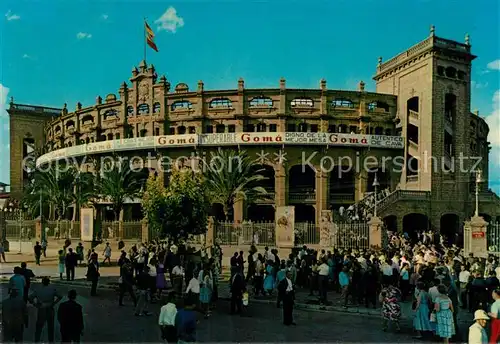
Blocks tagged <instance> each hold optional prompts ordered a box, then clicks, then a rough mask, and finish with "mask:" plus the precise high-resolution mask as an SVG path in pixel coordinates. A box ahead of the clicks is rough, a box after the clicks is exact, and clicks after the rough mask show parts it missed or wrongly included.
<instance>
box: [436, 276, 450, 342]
mask: <svg viewBox="0 0 500 344" xmlns="http://www.w3.org/2000/svg"><path fill="white" fill-rule="evenodd" d="M438 292H439V295H438V296H437V297H436V299H435V301H434V310H435V311H436V335H437V336H439V337H441V338H443V340H444V343H445V344H447V343H448V342H449V340H450V338H451V337H452V336H453V335H454V334H455V323H454V322H453V311H454V310H453V304H452V302H451V299H450V298H449V297H448V296H447V295H446V294H447V289H446V287H445V286H444V285H442V284H441V285H439V286H438Z"/></svg>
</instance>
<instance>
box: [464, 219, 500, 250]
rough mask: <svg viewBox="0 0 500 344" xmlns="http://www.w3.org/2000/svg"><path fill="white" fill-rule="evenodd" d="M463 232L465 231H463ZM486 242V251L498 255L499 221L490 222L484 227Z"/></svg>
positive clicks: (499, 246) (499, 239)
mask: <svg viewBox="0 0 500 344" xmlns="http://www.w3.org/2000/svg"><path fill="white" fill-rule="evenodd" d="M464 234H465V233H464ZM486 242H487V245H488V252H489V253H491V254H495V255H500V223H499V222H492V223H489V224H488V228H487V229H486Z"/></svg>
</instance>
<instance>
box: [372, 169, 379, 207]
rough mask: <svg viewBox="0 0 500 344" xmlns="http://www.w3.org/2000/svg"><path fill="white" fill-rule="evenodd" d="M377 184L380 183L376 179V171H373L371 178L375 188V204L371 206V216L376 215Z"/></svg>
mask: <svg viewBox="0 0 500 344" xmlns="http://www.w3.org/2000/svg"><path fill="white" fill-rule="evenodd" d="M379 185H380V184H379V182H378V179H377V173H376V172H375V178H374V179H373V187H374V188H375V204H374V206H373V217H377V189H378V187H379Z"/></svg>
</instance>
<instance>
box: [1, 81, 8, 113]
mask: <svg viewBox="0 0 500 344" xmlns="http://www.w3.org/2000/svg"><path fill="white" fill-rule="evenodd" d="M8 95H9V88H8V87H5V86H4V85H2V84H0V117H2V116H5V115H7V113H6V112H5V109H7V102H8V100H7V96H8Z"/></svg>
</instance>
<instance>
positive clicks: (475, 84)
mask: <svg viewBox="0 0 500 344" xmlns="http://www.w3.org/2000/svg"><path fill="white" fill-rule="evenodd" d="M488 85H489V84H488V83H487V82H484V83H481V82H477V81H474V80H472V81H471V86H472V88H475V89H478V90H479V89H481V88H486V87H488Z"/></svg>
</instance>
